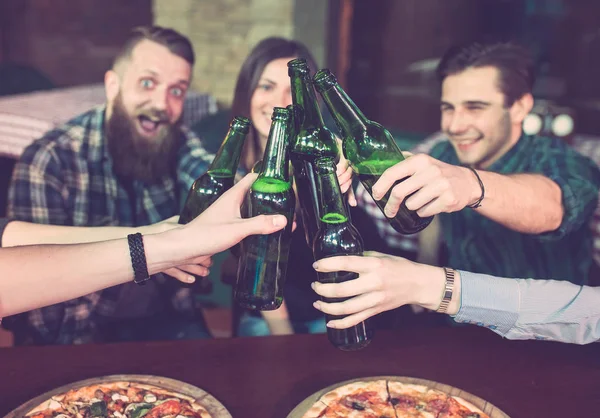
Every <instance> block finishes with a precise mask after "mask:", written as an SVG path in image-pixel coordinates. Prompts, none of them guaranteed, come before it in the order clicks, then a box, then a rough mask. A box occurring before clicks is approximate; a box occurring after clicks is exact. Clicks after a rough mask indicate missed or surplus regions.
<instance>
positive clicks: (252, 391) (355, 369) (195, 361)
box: [0, 327, 600, 418]
mask: <svg viewBox="0 0 600 418" xmlns="http://www.w3.org/2000/svg"><path fill="white" fill-rule="evenodd" d="M375 337H376V338H375V340H374V342H373V343H372V344H371V346H369V347H367V348H366V349H364V350H363V351H360V352H354V353H345V352H341V351H338V350H336V349H335V348H333V347H332V346H330V345H329V342H328V341H327V339H326V337H325V336H323V335H294V336H285V337H264V338H238V339H219V340H197V341H181V342H153V343H131V344H130V343H127V344H111V345H83V346H50V347H17V348H4V349H0V376H1V378H0V416H3V415H4V414H6V413H8V412H9V411H10V410H12V409H13V408H15V407H17V406H19V405H20V404H21V403H23V402H25V401H27V400H29V399H31V398H33V397H35V396H36V395H39V394H41V393H43V392H46V391H48V390H50V389H53V388H55V387H58V386H61V385H64V384H67V383H70V382H73V381H77V380H81V379H86V378H90V377H95V376H102V375H109V374H123V373H136V374H154V375H162V376H167V377H171V378H174V379H179V380H183V381H185V382H189V383H191V384H193V385H196V386H198V387H200V388H203V389H205V390H207V391H208V392H210V393H212V394H213V395H214V396H215V397H217V399H219V400H220V401H221V402H223V403H224V404H225V406H227V408H228V409H229V410H230V411H231V413H232V414H233V416H234V417H244V418H252V417H257V418H284V417H285V416H286V415H287V414H288V413H289V412H290V411H291V410H292V409H293V408H294V407H295V406H296V405H297V404H298V403H300V402H301V401H302V400H303V399H305V398H306V397H307V396H309V395H311V394H312V393H314V392H316V391H318V390H319V389H322V388H324V387H326V386H328V385H331V384H333V383H336V382H339V381H342V380H347V379H351V378H355V377H362V376H375V375H401V376H413V377H420V378H424V379H430V380H434V381H438V382H441V383H446V384H450V385H453V386H456V387H458V388H461V389H463V390H466V391H468V392H471V393H473V394H475V395H477V396H480V397H482V398H484V399H486V400H488V401H490V402H491V403H493V404H495V405H496V406H497V407H499V408H501V409H502V410H504V411H505V412H506V413H507V414H509V415H510V416H511V417H513V418H519V417H535V418H545V417H588V416H589V417H591V416H594V417H596V416H600V412H599V411H600V389H599V386H600V345H597V344H592V345H588V346H576V345H569V344H559V343H551V342H543V341H508V340H503V339H502V338H500V337H499V336H497V335H495V334H494V333H492V332H491V331H489V330H486V329H480V328H477V327H460V328H434V329H411V330H410V332H400V331H395V332H392V331H385V332H379V333H377V335H376V336H375Z"/></svg>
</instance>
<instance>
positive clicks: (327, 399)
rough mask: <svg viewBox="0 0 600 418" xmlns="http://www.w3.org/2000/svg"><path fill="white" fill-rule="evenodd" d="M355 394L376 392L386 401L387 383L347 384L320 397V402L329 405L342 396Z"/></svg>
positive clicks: (384, 381) (383, 381)
mask: <svg viewBox="0 0 600 418" xmlns="http://www.w3.org/2000/svg"><path fill="white" fill-rule="evenodd" d="M356 392H377V393H378V394H379V395H380V396H381V397H382V398H383V399H387V396H388V393H387V381H386V380H374V381H370V382H369V381H365V382H354V383H349V384H347V385H344V386H340V387H338V388H335V389H333V390H332V391H330V392H327V393H326V394H324V395H323V396H322V397H321V399H320V401H321V402H323V403H324V404H326V405H329V404H330V403H332V402H335V401H336V400H338V399H341V398H343V397H344V396H348V395H351V394H353V393H356Z"/></svg>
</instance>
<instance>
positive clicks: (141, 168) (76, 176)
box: [4, 27, 212, 345]
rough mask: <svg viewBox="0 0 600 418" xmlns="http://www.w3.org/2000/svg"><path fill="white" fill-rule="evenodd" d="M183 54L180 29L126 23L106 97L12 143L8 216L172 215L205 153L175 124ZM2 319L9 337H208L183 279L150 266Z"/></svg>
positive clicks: (113, 221)
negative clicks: (128, 280)
mask: <svg viewBox="0 0 600 418" xmlns="http://www.w3.org/2000/svg"><path fill="white" fill-rule="evenodd" d="M193 65H194V51H193V48H192V45H191V43H190V41H189V40H188V39H187V38H185V37H184V36H182V35H181V34H179V33H177V32H175V31H174V30H171V29H166V28H161V27H142V28H136V29H134V30H133V32H132V36H131V37H130V38H129V39H128V40H127V41H126V43H125V45H124V46H123V48H122V50H121V51H120V53H119V54H118V56H117V57H116V59H115V61H114V64H113V66H112V68H111V69H110V70H109V71H107V73H106V75H105V78H104V84H105V89H106V99H107V102H106V104H105V105H103V106H100V107H97V108H94V109H92V110H90V111H88V112H86V113H84V114H82V115H80V116H78V117H76V118H74V119H73V120H71V121H69V122H67V123H66V124H65V125H64V126H61V127H59V128H57V129H55V130H53V131H50V132H48V133H47V134H45V135H44V136H43V137H42V138H41V139H39V140H37V141H35V142H34V143H33V144H32V145H30V146H29V147H28V148H27V149H26V150H25V151H24V153H23V155H22V156H21V158H20V160H19V162H18V163H17V164H16V166H15V170H14V173H13V178H12V183H11V187H10V195H9V201H10V203H9V216H10V217H12V218H15V219H18V220H22V221H29V222H34V223H43V224H54V225H74V226H103V225H119V226H134V227H135V226H142V225H148V224H151V223H155V222H158V221H161V220H163V219H166V218H169V217H171V216H174V215H177V214H178V213H179V210H180V205H181V202H182V197H183V198H185V196H186V194H187V190H188V189H189V187H190V186H191V184H192V182H193V181H194V179H195V178H196V177H198V176H199V175H200V174H202V173H203V172H204V171H205V170H206V169H207V167H208V164H209V163H210V160H211V157H212V156H211V155H209V154H208V153H207V152H206V151H205V150H204V148H203V147H202V145H201V143H200V141H199V140H198V138H196V137H195V136H193V135H192V134H191V133H190V132H189V131H187V130H185V129H183V128H182V126H181V120H182V113H183V104H184V100H185V95H186V91H187V89H188V87H189V86H190V81H191V76H192V67H193ZM56 106H60V103H56ZM14 279H15V280H18V277H15V278H14ZM85 279H86V278H85V277H82V278H81V280H85ZM31 291H32V292H35V291H36V289H31ZM4 326H6V327H7V328H9V329H11V330H12V331H13V333H14V334H15V342H16V344H20V345H22V344H74V343H75V344H77V343H90V342H111V341H127V340H152V339H174V338H198V337H207V336H209V333H208V332H207V328H206V326H205V324H204V321H203V319H202V316H201V314H200V313H199V310H198V309H196V307H195V306H194V303H193V299H192V295H191V292H190V289H189V288H186V287H184V286H183V285H180V284H178V283H175V281H174V280H165V278H164V277H161V276H158V277H153V280H149V281H148V282H146V285H145V286H137V285H135V284H133V283H132V284H124V285H120V286H115V287H113V288H110V289H106V290H104V291H100V292H95V293H92V294H90V295H87V296H85V297H81V298H78V299H74V300H71V301H68V302H65V303H61V304H57V305H53V306H49V307H47V308H43V309H38V310H35V311H31V312H26V313H25V314H22V315H20V316H19V317H15V318H6V319H5V321H4Z"/></svg>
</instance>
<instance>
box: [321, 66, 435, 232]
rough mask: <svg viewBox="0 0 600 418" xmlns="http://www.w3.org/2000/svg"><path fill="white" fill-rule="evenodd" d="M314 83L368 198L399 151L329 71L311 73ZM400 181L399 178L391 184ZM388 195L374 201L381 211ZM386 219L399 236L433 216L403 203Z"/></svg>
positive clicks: (399, 155)
mask: <svg viewBox="0 0 600 418" xmlns="http://www.w3.org/2000/svg"><path fill="white" fill-rule="evenodd" d="M314 84H315V88H316V89H317V91H318V92H319V93H320V94H321V96H322V97H323V100H325V104H326V105H327V108H328V109H329V111H330V112H331V115H332V116H333V118H334V120H335V122H336V124H337V126H338V128H339V129H340V131H341V132H342V134H343V136H344V138H343V143H342V150H343V152H344V156H345V157H346V159H347V160H348V161H349V162H350V165H351V166H352V170H353V171H354V173H356V174H358V178H359V180H360V181H361V183H362V184H363V186H364V187H365V188H366V189H367V191H368V192H369V194H371V196H372V195H373V194H372V191H371V189H372V187H373V184H375V182H376V181H377V179H379V177H380V176H381V174H383V172H384V171H385V170H386V169H387V168H389V167H391V166H393V165H394V164H396V163H398V162H400V161H403V160H404V156H403V155H402V152H401V151H400V148H398V145H397V144H396V141H394V138H393V137H392V135H391V134H390V132H389V131H388V130H387V129H385V128H384V127H383V126H381V125H380V124H379V123H377V122H373V121H371V120H369V119H367V118H366V117H365V115H364V114H363V113H362V112H361V111H360V109H359V108H358V107H357V106H356V105H355V104H354V102H353V101H352V100H351V99H350V97H348V95H347V94H346V92H345V91H344V90H343V89H342V87H341V86H340V85H339V84H338V82H337V79H336V78H335V76H334V75H333V74H332V73H331V72H330V71H329V70H319V71H318V72H317V73H316V74H315V77H314ZM403 180H404V179H400V180H398V181H397V182H396V183H395V184H398V183H400V182H401V181H403ZM390 192H391V188H390V190H389V191H388V193H386V195H385V196H384V197H383V198H382V199H380V200H378V201H375V202H376V203H377V206H378V207H379V209H381V211H382V212H383V209H384V208H385V205H386V203H387V201H388V199H389V196H390ZM387 219H388V221H389V222H390V224H391V225H392V227H393V228H394V229H395V230H396V231H398V232H400V233H402V234H414V233H416V232H419V231H421V230H423V229H424V228H425V227H427V225H429V224H430V223H431V221H432V220H433V216H429V217H427V218H421V217H420V216H419V215H418V214H417V213H416V211H412V210H409V209H408V208H407V207H406V205H405V202H402V204H401V206H400V209H399V210H398V213H397V214H396V216H394V217H393V218H387Z"/></svg>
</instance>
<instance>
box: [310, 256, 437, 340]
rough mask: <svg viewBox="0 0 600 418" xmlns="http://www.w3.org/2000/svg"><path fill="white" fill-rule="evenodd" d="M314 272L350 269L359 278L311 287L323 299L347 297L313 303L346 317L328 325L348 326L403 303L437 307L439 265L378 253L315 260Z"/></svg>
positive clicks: (319, 308)
mask: <svg viewBox="0 0 600 418" xmlns="http://www.w3.org/2000/svg"><path fill="white" fill-rule="evenodd" d="M313 266H314V267H315V270H317V272H333V271H351V272H355V273H358V274H359V277H358V278H357V279H354V280H350V281H347V282H343V283H318V282H315V283H313V284H312V288H313V289H314V290H315V292H317V293H318V294H319V295H320V296H323V297H326V298H349V299H347V300H345V301H343V302H338V303H325V302H323V301H317V302H315V304H314V306H315V308H316V309H318V310H320V311H322V312H325V313H327V314H330V315H340V316H344V315H345V318H342V319H338V320H334V321H330V322H329V323H328V324H327V326H328V327H330V328H348V327H351V326H353V325H356V324H358V323H360V322H362V321H364V320H366V319H367V318H370V317H372V316H374V315H377V314H378V313H380V312H384V311H388V310H391V309H395V308H397V307H399V306H402V305H406V304H419V305H421V306H424V307H426V308H429V309H436V308H437V307H438V306H439V303H440V301H441V295H442V290H443V288H444V272H443V270H442V269H441V268H438V267H432V266H427V265H424V264H417V263H414V262H412V261H409V260H406V259H404V258H401V257H394V256H390V255H386V254H381V253H377V252H366V253H365V255H364V256H340V257H330V258H326V259H322V260H318V261H317V262H315V263H314V265H313Z"/></svg>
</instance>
